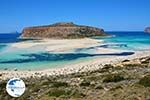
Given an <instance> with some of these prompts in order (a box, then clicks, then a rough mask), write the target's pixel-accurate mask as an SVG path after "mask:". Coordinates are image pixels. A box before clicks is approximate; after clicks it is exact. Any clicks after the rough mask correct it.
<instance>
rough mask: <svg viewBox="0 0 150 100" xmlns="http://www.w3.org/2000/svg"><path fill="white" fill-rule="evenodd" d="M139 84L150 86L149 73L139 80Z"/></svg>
mask: <svg viewBox="0 0 150 100" xmlns="http://www.w3.org/2000/svg"><path fill="white" fill-rule="evenodd" d="M139 84H140V85H143V86H144V87H150V75H147V76H145V77H143V78H142V79H141V80H140V81H139Z"/></svg>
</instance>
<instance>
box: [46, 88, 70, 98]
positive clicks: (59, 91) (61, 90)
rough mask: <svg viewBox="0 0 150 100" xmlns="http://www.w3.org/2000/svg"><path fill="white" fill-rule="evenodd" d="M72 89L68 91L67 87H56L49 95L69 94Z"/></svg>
mask: <svg viewBox="0 0 150 100" xmlns="http://www.w3.org/2000/svg"><path fill="white" fill-rule="evenodd" d="M70 94H71V91H67V90H65V89H58V88H54V89H51V90H50V91H49V92H48V95H49V96H54V97H60V96H69V95H70Z"/></svg>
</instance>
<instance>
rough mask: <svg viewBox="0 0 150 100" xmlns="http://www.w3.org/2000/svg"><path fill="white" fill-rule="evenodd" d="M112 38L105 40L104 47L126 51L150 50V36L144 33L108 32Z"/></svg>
mask: <svg viewBox="0 0 150 100" xmlns="http://www.w3.org/2000/svg"><path fill="white" fill-rule="evenodd" d="M108 33H109V34H111V35H112V37H108V38H100V37H99V38H97V39H103V40H104V41H105V43H106V44H107V45H104V47H108V48H117V49H126V50H135V51H141V50H150V34H149V33H144V32H108Z"/></svg>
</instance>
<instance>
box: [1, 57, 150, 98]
mask: <svg viewBox="0 0 150 100" xmlns="http://www.w3.org/2000/svg"><path fill="white" fill-rule="evenodd" d="M93 66H94V65H93ZM149 73H150V56H149V55H147V56H145V57H142V56H139V57H138V58H134V59H124V60H121V61H120V62H117V63H107V64H106V63H105V64H104V65H103V67H102V68H97V69H96V70H89V71H86V72H76V73H70V74H61V75H44V76H42V77H29V78H23V80H24V81H25V83H26V86H27V89H26V92H25V94H24V95H23V96H21V97H20V98H17V100H22V99H28V100H33V99H34V100H74V99H75V100H91V99H93V100H99V99H100V100H112V99H115V100H122V99H123V100H133V99H134V100H149V99H150V97H149V94H150V74H149ZM37 76H38V73H37ZM0 85H1V88H0V99H2V100H8V99H9V100H11V99H13V98H11V97H10V96H9V95H7V93H6V90H5V85H6V81H2V80H1V81H0ZM141 91H142V92H141Z"/></svg>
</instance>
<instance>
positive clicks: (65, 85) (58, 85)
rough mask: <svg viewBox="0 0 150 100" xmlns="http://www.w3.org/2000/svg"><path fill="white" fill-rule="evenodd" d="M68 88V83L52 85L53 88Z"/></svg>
mask: <svg viewBox="0 0 150 100" xmlns="http://www.w3.org/2000/svg"><path fill="white" fill-rule="evenodd" d="M63 86H64V87H67V86H68V83H66V82H54V83H53V84H52V87H63Z"/></svg>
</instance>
